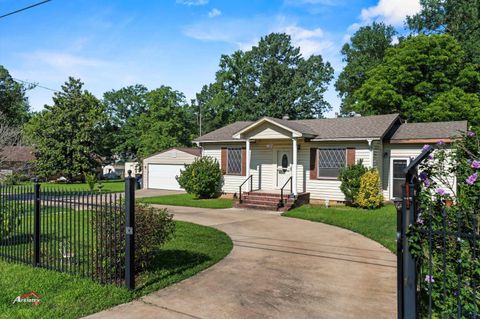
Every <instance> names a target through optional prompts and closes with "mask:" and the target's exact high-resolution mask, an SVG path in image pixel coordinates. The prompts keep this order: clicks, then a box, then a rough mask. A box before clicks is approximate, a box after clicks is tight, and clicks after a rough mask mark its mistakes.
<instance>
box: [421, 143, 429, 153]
mask: <svg viewBox="0 0 480 319" xmlns="http://www.w3.org/2000/svg"><path fill="white" fill-rule="evenodd" d="M429 148H430V145H428V144H425V145H423V147H422V152H425V151H426V150H428V149H429Z"/></svg>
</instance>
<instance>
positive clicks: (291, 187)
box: [278, 176, 293, 208]
mask: <svg viewBox="0 0 480 319" xmlns="http://www.w3.org/2000/svg"><path fill="white" fill-rule="evenodd" d="M288 183H290V194H292V193H293V183H292V176H290V177H289V178H288V179H287V181H286V182H285V184H283V186H282V188H281V189H280V201H279V202H278V207H279V208H281V207H284V206H285V203H284V201H283V189H284V188H285V186H287V184H288Z"/></svg>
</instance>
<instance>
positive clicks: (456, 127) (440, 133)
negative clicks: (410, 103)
mask: <svg viewBox="0 0 480 319" xmlns="http://www.w3.org/2000/svg"><path fill="white" fill-rule="evenodd" d="M466 131H467V121H452V122H428V123H404V124H402V125H400V127H399V128H398V130H397V131H396V132H395V133H394V134H393V136H392V137H391V139H390V140H391V141H395V140H410V139H442V138H444V139H448V138H452V137H455V136H458V135H459V134H460V132H466Z"/></svg>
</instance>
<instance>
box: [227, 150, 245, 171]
mask: <svg viewBox="0 0 480 319" xmlns="http://www.w3.org/2000/svg"><path fill="white" fill-rule="evenodd" d="M227 157H228V162H227V174H230V175H241V174H242V148H240V147H239V148H229V149H228V155H227Z"/></svg>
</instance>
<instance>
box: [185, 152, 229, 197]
mask: <svg viewBox="0 0 480 319" xmlns="http://www.w3.org/2000/svg"><path fill="white" fill-rule="evenodd" d="M177 181H178V183H179V184H180V186H181V187H182V188H184V189H185V191H186V192H187V193H189V194H192V195H194V196H196V197H198V198H212V197H215V196H218V195H219V194H220V193H221V191H222V172H221V170H220V166H219V165H218V161H217V160H216V159H214V158H211V157H208V156H206V157H201V158H198V159H196V160H195V161H194V162H193V163H192V164H190V165H185V170H184V171H181V173H180V176H178V177H177Z"/></svg>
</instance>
